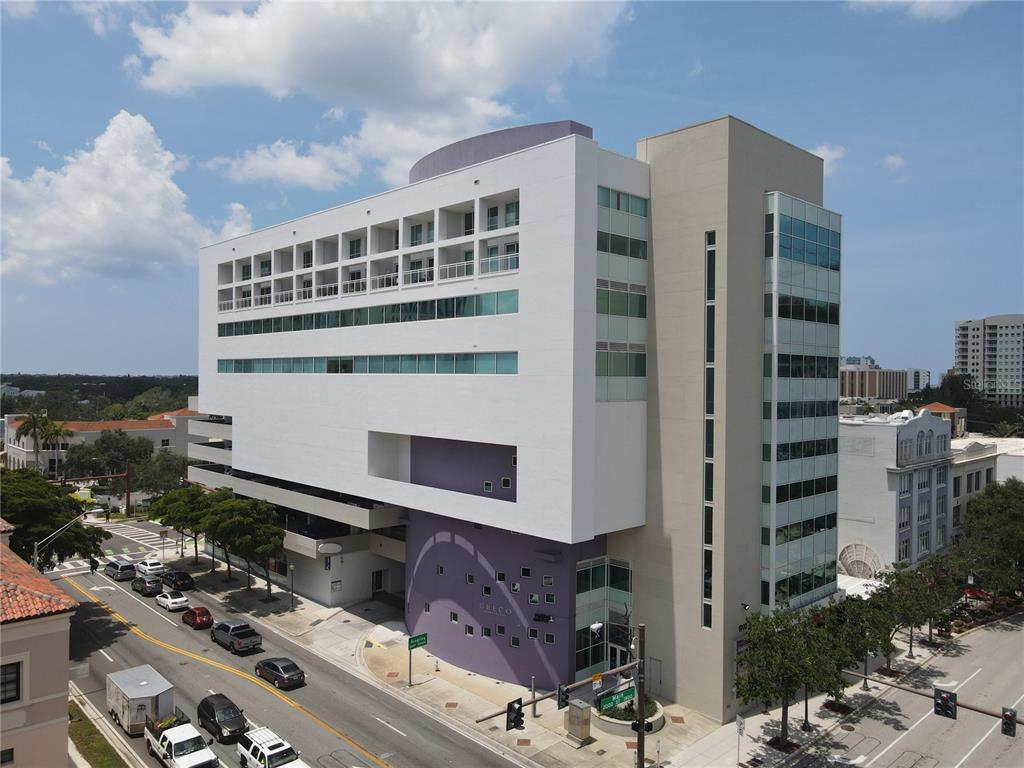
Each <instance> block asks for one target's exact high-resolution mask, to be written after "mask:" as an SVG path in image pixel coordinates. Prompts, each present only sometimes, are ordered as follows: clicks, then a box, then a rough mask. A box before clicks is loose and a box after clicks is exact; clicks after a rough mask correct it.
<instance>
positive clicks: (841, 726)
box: [839, 723, 853, 731]
mask: <svg viewBox="0 0 1024 768" xmlns="http://www.w3.org/2000/svg"><path fill="white" fill-rule="evenodd" d="M839 727H840V728H842V729H843V730H844V731H852V730H853V726H852V725H846V724H845V723H844V724H843V725H840V726H839Z"/></svg>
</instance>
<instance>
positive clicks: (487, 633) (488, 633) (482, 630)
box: [480, 627, 491, 637]
mask: <svg viewBox="0 0 1024 768" xmlns="http://www.w3.org/2000/svg"><path fill="white" fill-rule="evenodd" d="M480 634H481V635H483V636H484V637H490V636H491V628H490V627H480Z"/></svg>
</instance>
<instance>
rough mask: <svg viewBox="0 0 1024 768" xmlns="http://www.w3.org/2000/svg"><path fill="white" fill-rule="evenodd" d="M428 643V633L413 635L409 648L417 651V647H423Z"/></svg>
mask: <svg viewBox="0 0 1024 768" xmlns="http://www.w3.org/2000/svg"><path fill="white" fill-rule="evenodd" d="M426 644H427V633H426V632H424V633H423V634H422V635H413V636H412V637H410V638H409V650H410V651H415V650H416V649H417V648H422V647H423V646H425V645H426Z"/></svg>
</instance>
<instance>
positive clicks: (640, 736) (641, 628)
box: [636, 624, 647, 768]
mask: <svg viewBox="0 0 1024 768" xmlns="http://www.w3.org/2000/svg"><path fill="white" fill-rule="evenodd" d="M646 634H647V625H646V624H637V625H636V711H637V717H638V725H639V727H638V728H637V729H636V768H645V763H644V736H645V734H646V733H647V732H646V730H645V726H646V725H647V721H646V719H645V718H644V710H645V709H646V705H647V700H646V698H645V695H644V658H645V657H646V655H647V643H646Z"/></svg>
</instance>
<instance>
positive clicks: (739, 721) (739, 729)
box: [736, 715, 747, 736]
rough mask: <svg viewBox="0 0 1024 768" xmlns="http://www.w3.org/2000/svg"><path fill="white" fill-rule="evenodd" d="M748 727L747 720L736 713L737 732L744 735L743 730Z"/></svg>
mask: <svg viewBox="0 0 1024 768" xmlns="http://www.w3.org/2000/svg"><path fill="white" fill-rule="evenodd" d="M746 727H747V723H746V721H745V720H744V719H743V718H742V717H740V716H739V715H736V733H738V734H739V735H740V736H742V735H743V731H744V730H745V729H746Z"/></svg>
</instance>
